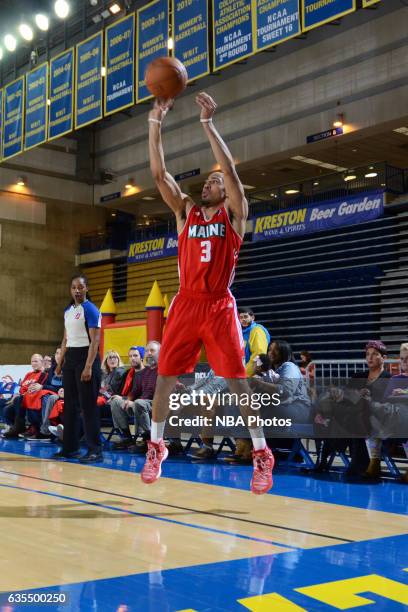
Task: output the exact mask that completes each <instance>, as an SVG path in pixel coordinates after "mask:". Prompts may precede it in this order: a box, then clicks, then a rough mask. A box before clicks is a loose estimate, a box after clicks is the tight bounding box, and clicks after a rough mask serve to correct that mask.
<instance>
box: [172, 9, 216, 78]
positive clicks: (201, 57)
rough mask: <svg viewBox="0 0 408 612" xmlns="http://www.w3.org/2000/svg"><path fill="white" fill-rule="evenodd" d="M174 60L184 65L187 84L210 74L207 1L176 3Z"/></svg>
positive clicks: (174, 11) (174, 12)
mask: <svg viewBox="0 0 408 612" xmlns="http://www.w3.org/2000/svg"><path fill="white" fill-rule="evenodd" d="M173 39H174V56H175V57H176V58H177V59H179V60H180V61H181V62H183V64H184V66H185V67H186V69H187V73H188V80H189V81H193V80H195V79H198V78H200V77H203V76H205V75H206V74H209V72H210V56H209V49H208V4H207V0H173Z"/></svg>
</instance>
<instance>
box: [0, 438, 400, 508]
mask: <svg viewBox="0 0 408 612" xmlns="http://www.w3.org/2000/svg"><path fill="white" fill-rule="evenodd" d="M0 451H4V452H10V453H15V454H18V455H25V456H31V457H37V458H39V459H51V455H52V453H53V452H54V451H55V446H54V445H50V444H39V443H32V444H31V443H28V442H22V441H13V440H7V441H6V440H1V439H0ZM143 462H144V457H143V456H142V455H139V456H138V455H129V454H128V453H113V452H110V451H104V462H103V463H99V464H95V466H93V467H98V468H102V469H104V468H107V469H113V470H120V471H125V472H140V470H141V468H142V465H143ZM72 463H77V462H76V461H72ZM251 475H252V467H251V466H247V465H239V466H232V465H225V464H223V463H222V462H220V461H219V462H214V463H191V462H190V461H188V460H187V459H186V458H185V457H183V458H182V459H177V458H176V459H170V460H167V461H166V462H165V464H164V466H163V477H166V478H173V479H176V480H184V481H191V482H196V483H204V484H210V485H214V486H221V487H229V488H232V489H242V490H249V483H250V480H251ZM270 494H272V495H283V496H287V497H292V498H297V499H307V500H310V501H321V502H325V503H328V504H333V503H334V504H339V503H340V504H341V505H344V506H349V507H354V508H364V509H366V508H368V509H370V510H379V511H383V512H391V513H394V514H403V515H406V514H407V508H408V486H404V485H403V484H400V483H398V482H396V481H391V480H388V481H386V482H384V481H382V482H378V483H368V482H361V481H360V482H356V481H350V482H347V481H344V480H343V476H342V475H341V474H339V473H330V474H321V475H308V474H302V473H301V472H300V471H299V470H298V469H296V468H291V469H287V468H283V467H279V466H278V468H277V469H275V471H274V487H273V489H272V490H271V491H270Z"/></svg>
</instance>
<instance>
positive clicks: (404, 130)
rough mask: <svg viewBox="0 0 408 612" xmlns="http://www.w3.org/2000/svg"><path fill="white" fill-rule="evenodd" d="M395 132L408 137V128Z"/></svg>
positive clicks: (403, 127) (398, 129)
mask: <svg viewBox="0 0 408 612" xmlns="http://www.w3.org/2000/svg"><path fill="white" fill-rule="evenodd" d="M393 132H397V134H404V136H408V128H407V127H405V126H402V127H400V128H396V129H395V130H393Z"/></svg>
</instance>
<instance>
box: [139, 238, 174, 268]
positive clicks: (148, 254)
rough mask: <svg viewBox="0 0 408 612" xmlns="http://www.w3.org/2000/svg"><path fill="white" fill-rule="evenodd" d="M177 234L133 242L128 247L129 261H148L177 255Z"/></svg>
mask: <svg viewBox="0 0 408 612" xmlns="http://www.w3.org/2000/svg"><path fill="white" fill-rule="evenodd" d="M177 244H178V236H177V234H171V235H170V236H169V235H167V236H159V237H158V238H152V239H151V240H142V241H140V242H132V243H130V244H129V249H128V263H135V262H139V261H146V260H147V259H161V258H163V257H172V256H173V255H177Z"/></svg>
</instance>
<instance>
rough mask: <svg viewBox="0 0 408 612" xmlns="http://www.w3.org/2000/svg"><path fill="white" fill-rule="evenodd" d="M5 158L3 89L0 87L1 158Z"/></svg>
mask: <svg viewBox="0 0 408 612" xmlns="http://www.w3.org/2000/svg"><path fill="white" fill-rule="evenodd" d="M1 159H3V90H2V89H0V160H1Z"/></svg>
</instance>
